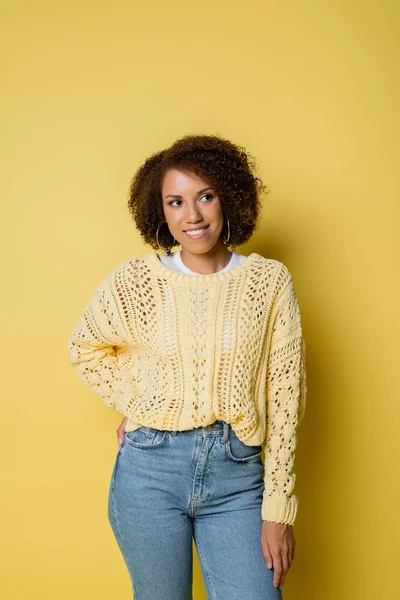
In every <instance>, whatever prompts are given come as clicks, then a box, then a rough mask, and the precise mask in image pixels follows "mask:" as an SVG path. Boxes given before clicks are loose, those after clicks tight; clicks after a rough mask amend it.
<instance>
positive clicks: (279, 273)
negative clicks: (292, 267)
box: [254, 252, 292, 285]
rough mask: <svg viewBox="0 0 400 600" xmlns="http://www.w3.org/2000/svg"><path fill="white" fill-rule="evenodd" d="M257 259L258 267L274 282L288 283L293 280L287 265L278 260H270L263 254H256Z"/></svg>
mask: <svg viewBox="0 0 400 600" xmlns="http://www.w3.org/2000/svg"><path fill="white" fill-rule="evenodd" d="M254 254H255V255H256V257H257V261H256V263H257V266H258V267H259V268H261V270H262V271H263V272H264V273H265V274H266V275H267V276H268V277H269V278H270V279H271V280H272V281H276V283H277V284H278V285H279V282H283V283H285V282H287V281H289V280H290V279H291V278H292V275H291V273H290V271H289V268H288V267H287V265H286V264H285V263H283V262H281V261H280V260H277V259H276V258H268V257H266V256H263V255H262V254H258V253H256V252H255V253H254Z"/></svg>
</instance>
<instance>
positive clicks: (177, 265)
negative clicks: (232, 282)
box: [160, 250, 247, 275]
mask: <svg viewBox="0 0 400 600" xmlns="http://www.w3.org/2000/svg"><path fill="white" fill-rule="evenodd" d="M160 258H161V262H162V263H163V264H164V265H165V266H166V267H168V268H169V269H172V270H173V271H178V273H186V274H187V275H201V274H202V273H196V271H192V270H191V269H189V268H188V267H187V266H186V265H185V264H184V263H183V262H182V259H181V251H180V250H177V251H176V252H172V253H171V254H169V255H168V254H162V255H161V256H160ZM245 258H247V257H246V256H245V255H243V254H239V253H238V252H236V250H232V256H231V259H230V261H229V262H228V264H227V265H225V267H224V268H223V269H221V270H220V271H217V273H223V272H224V271H229V269H232V268H233V267H236V266H237V265H240V263H242V262H243V261H244V260H245ZM212 274H213V273H212Z"/></svg>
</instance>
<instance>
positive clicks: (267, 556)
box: [263, 548, 273, 569]
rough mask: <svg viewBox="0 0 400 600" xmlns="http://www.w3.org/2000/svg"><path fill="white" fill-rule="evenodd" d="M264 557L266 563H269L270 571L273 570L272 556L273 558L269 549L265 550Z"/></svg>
mask: <svg viewBox="0 0 400 600" xmlns="http://www.w3.org/2000/svg"><path fill="white" fill-rule="evenodd" d="M263 556H264V560H265V562H266V563H267V567H268V569H272V566H273V562H272V556H271V553H270V551H269V549H268V548H263Z"/></svg>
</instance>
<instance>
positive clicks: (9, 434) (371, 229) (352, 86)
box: [0, 0, 400, 600]
mask: <svg viewBox="0 0 400 600" xmlns="http://www.w3.org/2000/svg"><path fill="white" fill-rule="evenodd" d="M1 12H2V26H1V29H2V31H1V37H2V42H1V43H2V46H3V47H2V52H1V63H2V65H1V67H2V68H1V73H2V75H1V79H2V84H3V85H2V92H1V100H0V102H1V116H2V144H1V169H2V176H1V198H2V200H1V233H2V235H1V240H2V258H3V261H2V282H3V285H2V289H3V292H2V310H1V313H2V317H3V326H2V344H1V347H2V348H1V350H2V359H3V360H2V367H3V376H2V391H1V398H2V442H3V444H2V446H3V448H2V453H1V457H2V463H1V464H2V477H1V483H2V488H1V516H2V525H1V538H2V545H1V546H2V549H1V554H2V556H1V567H2V574H1V584H0V585H1V590H0V593H1V596H2V597H3V598H7V600H9V599H14V598H18V599H22V598H30V599H31V600H34V599H40V600H44V599H51V600H53V599H57V600H67V599H68V600H70V599H71V598H74V599H75V600H79V599H85V600H86V599H88V598H96V599H97V600H101V599H103V598H104V599H109V598H121V599H122V598H130V597H131V592H130V581H129V576H128V572H127V570H126V567H125V565H124V563H123V559H122V556H121V554H120V553H119V549H118V547H117V544H116V541H115V539H114V537H113V534H112V532H111V528H110V526H109V523H108V519H107V494H108V486H109V479H110V476H111V470H112V466H113V463H114V459H115V455H116V452H117V440H116V429H117V427H118V425H119V423H120V421H121V419H122V415H119V414H118V413H113V412H111V411H109V410H108V409H107V408H106V407H105V406H104V405H103V404H102V402H101V399H100V398H99V397H98V396H96V395H95V394H94V393H93V392H92V391H90V390H89V389H88V388H86V387H85V386H84V385H83V383H82V382H81V381H80V379H79V378H78V376H77V374H76V373H75V372H74V370H73V369H72V367H70V366H69V363H68V355H67V348H66V344H67V337H68V335H69V333H70V331H71V329H72V327H73V326H74V325H75V323H76V321H77V318H78V316H79V314H80V312H81V311H82V310H83V308H84V305H85V304H86V302H87V301H88V300H89V298H90V297H91V295H92V293H93V291H94V289H95V287H96V286H97V285H98V283H99V282H100V281H101V280H102V278H103V277H104V276H105V275H106V274H107V273H108V272H109V271H110V270H111V269H112V268H113V267H114V266H116V265H117V264H119V263H120V262H122V261H123V260H125V259H127V258H129V257H131V256H136V255H138V254H141V253H144V252H147V251H149V250H150V248H149V247H148V246H145V245H144V243H143V242H142V240H141V238H140V236H139V234H138V232H137V231H136V230H135V228H134V226H133V223H132V222H131V220H130V216H129V213H128V210H127V207H126V199H127V190H128V185H129V181H130V178H131V176H132V175H133V173H134V171H135V170H136V169H137V168H138V166H139V165H140V164H141V163H142V161H143V160H144V159H145V158H146V157H147V156H148V155H149V154H150V153H152V152H155V151H158V150H160V149H162V148H164V147H166V146H167V145H169V144H170V143H172V142H173V141H174V140H175V139H176V138H178V137H180V136H181V135H184V134H187V133H218V134H221V135H223V136H224V137H227V138H229V139H232V140H233V141H235V142H236V143H239V144H241V145H244V146H246V148H247V149H248V150H250V151H251V153H252V154H253V155H254V156H255V157H256V158H257V159H258V162H259V174H260V176H261V177H262V178H263V180H264V182H265V183H266V185H267V186H268V187H269V189H270V190H271V191H270V194H268V196H266V198H265V200H264V208H263V213H262V218H261V221H260V225H259V227H258V229H257V231H256V233H255V234H254V237H253V238H252V240H251V242H249V243H248V244H246V245H245V246H242V247H241V248H238V250H239V251H240V252H241V253H242V254H248V253H250V252H252V251H256V252H259V253H261V254H263V255H265V256H268V257H272V258H276V259H278V260H281V261H283V262H284V263H285V264H286V265H287V266H288V267H289V269H290V270H291V272H292V274H293V278H294V281H295V285H296V289H297V293H298V297H299V301H300V305H301V310H302V315H303V323H304V331H305V336H306V339H307V343H308V386H309V396H308V403H307V411H306V416H305V420H304V421H303V424H302V426H301V429H300V431H299V443H298V450H297V454H296V473H297V480H296V486H297V494H298V496H299V499H300V507H299V513H298V517H297V520H296V523H295V535H296V540H297V547H296V557H295V560H294V562H293V564H292V568H291V570H290V572H289V574H288V577H287V579H286V582H285V585H284V586H283V589H282V592H283V595H284V598H285V600H321V599H323V600H331V599H332V600H337V599H338V598H340V599H341V600H347V599H349V600H350V599H351V600H370V599H371V600H372V599H374V600H376V599H380V598H382V599H383V598H386V597H388V598H394V597H395V595H396V590H397V588H398V581H397V561H398V537H399V533H400V528H399V516H398V515H399V507H400V494H399V467H398V460H399V456H400V455H399V441H398V440H399V433H398V428H399V422H400V414H399V413H400V411H399V405H400V402H399V386H398V373H399V365H398V361H399V354H398V342H399V340H400V335H399V334H400V331H399V327H398V319H397V311H398V297H399V296H398V290H397V288H396V283H397V281H396V280H397V275H398V270H399V268H398V265H399V262H398V258H399V254H398V240H397V236H396V235H395V234H396V233H398V220H397V218H398V210H397V205H398V187H399V133H400V131H399V129H400V128H399V124H400V120H399V105H400V98H399V96H400V94H399V91H400V89H399V76H398V65H399V49H400V44H399V36H398V31H399V16H400V11H399V5H398V3H397V2H394V1H393V2H378V1H375V2H371V1H368V0H366V1H364V2H361V1H358V2H356V1H345V0H339V1H337V0H336V1H334V2H320V1H317V0H304V1H303V2H295V1H293V0H287V1H285V2H277V1H265V2H262V1H256V0H247V2H244V0H242V2H232V1H231V0H223V1H219V2H218V0H217V1H216V2H211V1H210V0H207V1H205V2H204V1H203V2H201V3H200V2H199V3H189V2H187V1H177V0H172V1H171V2H169V3H164V2H161V1H159V2H143V3H137V2H127V1H126V2H122V1H120V0H114V1H113V2H109V3H105V2H101V1H100V2H99V1H97V2H94V1H93V0H91V1H86V2H85V1H79V2H78V1H77V0H73V1H72V2H71V1H70V2H63V3H59V2H50V1H47V2H46V1H42V2H40V1H39V2H28V1H27V0H23V1H13V2H11V1H7V2H2V3H1ZM203 598H205V593H204V588H203V583H202V580H201V576H200V569H199V564H198V559H197V556H195V599H196V600H200V599H203ZM243 600H247V599H245V598H244V599H243Z"/></svg>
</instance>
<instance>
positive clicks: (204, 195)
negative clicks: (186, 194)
mask: <svg viewBox="0 0 400 600" xmlns="http://www.w3.org/2000/svg"><path fill="white" fill-rule="evenodd" d="M206 196H211V198H210V200H211V199H212V198H213V195H212V194H210V193H208V194H203V196H201V198H205V197H206Z"/></svg>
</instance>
